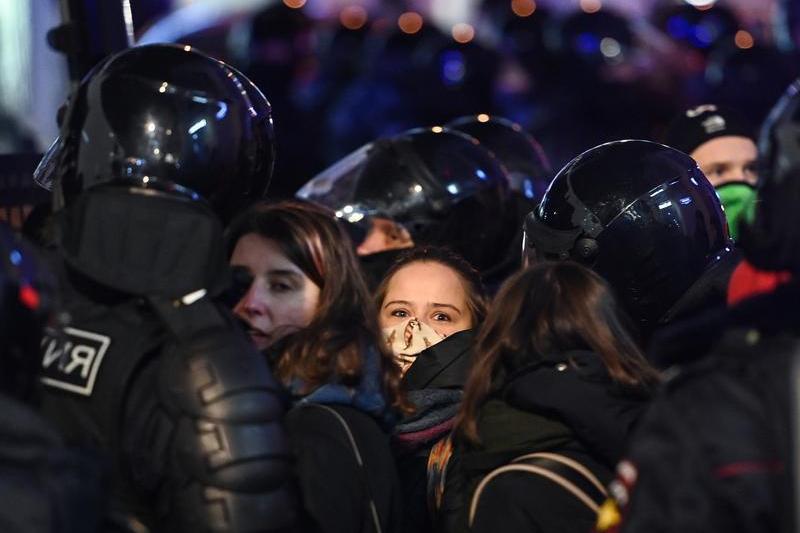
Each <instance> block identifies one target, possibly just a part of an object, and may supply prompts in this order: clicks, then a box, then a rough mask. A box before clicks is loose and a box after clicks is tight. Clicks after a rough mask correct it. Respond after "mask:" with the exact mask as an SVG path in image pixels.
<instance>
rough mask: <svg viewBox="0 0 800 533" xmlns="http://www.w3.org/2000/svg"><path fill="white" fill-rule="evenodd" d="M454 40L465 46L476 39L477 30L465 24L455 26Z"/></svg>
mask: <svg viewBox="0 0 800 533" xmlns="http://www.w3.org/2000/svg"><path fill="white" fill-rule="evenodd" d="M452 33H453V39H455V41H456V42H458V43H461V44H465V43H468V42H470V41H471V40H472V39H473V38H474V37H475V28H473V27H472V26H470V25H469V24H465V23H463V22H459V23H458V24H456V25H455V26H453V32H452Z"/></svg>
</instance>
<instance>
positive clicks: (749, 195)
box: [664, 104, 758, 239]
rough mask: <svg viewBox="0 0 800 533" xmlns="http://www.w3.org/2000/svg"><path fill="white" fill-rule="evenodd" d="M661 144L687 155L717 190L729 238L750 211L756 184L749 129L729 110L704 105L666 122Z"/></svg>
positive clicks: (753, 152) (754, 156)
mask: <svg viewBox="0 0 800 533" xmlns="http://www.w3.org/2000/svg"><path fill="white" fill-rule="evenodd" d="M664 143H665V144H667V145H669V146H672V147H673V148H677V149H678V150H680V151H682V152H684V153H687V154H689V155H690V156H691V157H692V158H693V159H694V160H695V161H697V165H698V166H699V167H700V170H702V171H703V174H704V175H705V176H706V178H708V181H710V182H711V185H713V186H714V188H715V189H716V190H717V194H719V197H720V201H721V202H722V207H723V208H724V209H725V217H726V218H727V220H728V229H729V230H730V233H731V237H733V238H734V239H736V237H737V234H738V229H739V221H740V220H741V219H742V217H746V216H747V213H748V211H752V208H753V202H754V200H755V193H756V184H757V183H758V168H757V160H758V150H757V149H756V143H755V142H754V139H753V128H751V127H750V126H749V125H748V124H747V123H746V122H745V120H744V118H742V117H741V116H740V115H739V114H737V113H736V112H735V111H733V110H730V109H724V108H720V107H717V106H716V105H713V104H705V105H701V106H697V107H693V108H691V109H687V110H686V111H685V112H684V113H683V114H681V115H680V116H678V117H676V118H675V119H674V120H673V121H672V122H671V123H670V125H669V127H668V129H667V131H666V133H665V135H664Z"/></svg>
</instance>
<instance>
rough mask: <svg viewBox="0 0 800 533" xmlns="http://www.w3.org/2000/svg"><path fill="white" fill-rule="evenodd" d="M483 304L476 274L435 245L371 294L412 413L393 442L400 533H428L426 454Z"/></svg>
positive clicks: (450, 402) (401, 264)
mask: <svg viewBox="0 0 800 533" xmlns="http://www.w3.org/2000/svg"><path fill="white" fill-rule="evenodd" d="M485 299H486V297H485V294H484V292H483V287H482V285H481V282H480V277H479V275H478V273H477V271H476V270H475V269H473V268H472V266H471V265H470V264H469V263H467V262H466V261H465V260H464V259H462V258H461V257H460V256H458V255H456V254H454V253H452V252H450V251H448V250H445V249H441V248H435V247H421V248H415V249H412V250H410V251H408V252H406V253H405V254H404V255H402V256H401V257H400V258H398V260H397V262H396V263H395V264H394V265H393V266H392V267H391V268H390V269H389V271H388V272H387V274H386V277H385V278H384V280H383V281H382V282H381V284H380V285H379V287H378V289H377V297H376V301H377V304H378V307H379V320H380V325H381V327H382V328H383V335H384V338H385V339H386V342H387V344H388V345H389V347H390V348H391V351H392V353H393V354H394V356H395V358H396V360H397V361H398V363H399V364H400V366H401V367H402V370H403V385H404V386H405V390H406V391H407V392H408V399H409V400H410V401H411V403H412V404H413V405H414V407H415V412H414V413H413V414H410V415H408V416H406V417H405V418H404V419H403V420H402V421H401V422H400V423H399V424H398V425H397V427H396V428H395V433H394V437H393V444H394V446H393V447H394V453H395V458H396V460H397V466H398V472H399V474H400V483H401V486H402V488H403V498H404V504H403V506H404V512H403V517H404V528H403V529H404V531H407V532H415V533H425V532H427V531H432V521H431V519H430V511H429V509H430V508H431V507H432V502H431V499H432V497H433V489H434V484H433V482H432V481H431V482H429V481H428V475H427V470H428V464H429V462H431V461H430V459H431V458H430V455H431V453H430V452H431V449H432V448H433V447H434V445H436V444H437V443H439V442H441V441H443V439H445V438H446V437H447V436H448V435H449V433H450V430H451V429H452V428H453V422H454V417H455V415H456V413H457V412H458V408H459V404H460V402H461V397H462V389H463V387H464V381H465V379H466V376H467V372H468V370H469V364H470V359H471V355H472V344H473V339H474V335H473V331H472V328H475V327H477V326H478V325H479V324H480V322H481V321H482V320H483V317H484V315H485V306H486V304H485ZM434 462H435V461H434Z"/></svg>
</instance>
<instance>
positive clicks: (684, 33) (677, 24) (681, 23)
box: [667, 15, 692, 39]
mask: <svg viewBox="0 0 800 533" xmlns="http://www.w3.org/2000/svg"><path fill="white" fill-rule="evenodd" d="M667 33H669V34H670V35H672V36H673V37H674V38H676V39H686V38H688V37H689V36H690V35H691V33H692V27H691V25H690V24H689V22H688V21H687V20H686V19H685V18H683V17H681V16H678V15H673V16H671V17H670V18H669V19H668V20H667Z"/></svg>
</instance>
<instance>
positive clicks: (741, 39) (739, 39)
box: [733, 30, 755, 50]
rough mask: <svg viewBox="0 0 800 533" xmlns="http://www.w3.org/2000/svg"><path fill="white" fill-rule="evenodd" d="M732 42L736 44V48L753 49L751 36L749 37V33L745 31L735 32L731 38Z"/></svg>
mask: <svg viewBox="0 0 800 533" xmlns="http://www.w3.org/2000/svg"><path fill="white" fill-rule="evenodd" d="M733 42H734V43H736V46H737V47H738V48H741V49H742V50H747V49H748V48H753V44H755V42H754V40H753V36H752V35H750V32H748V31H745V30H739V31H737V32H736V35H735V36H734V38H733Z"/></svg>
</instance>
